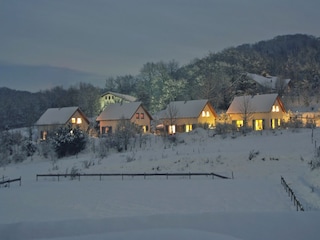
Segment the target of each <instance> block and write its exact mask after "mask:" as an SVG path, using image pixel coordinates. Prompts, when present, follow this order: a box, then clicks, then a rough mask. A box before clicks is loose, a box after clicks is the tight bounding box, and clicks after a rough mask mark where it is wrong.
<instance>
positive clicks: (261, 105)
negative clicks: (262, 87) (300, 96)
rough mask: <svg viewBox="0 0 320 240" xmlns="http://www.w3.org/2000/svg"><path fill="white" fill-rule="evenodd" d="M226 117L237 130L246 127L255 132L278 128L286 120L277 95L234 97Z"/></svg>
mask: <svg viewBox="0 0 320 240" xmlns="http://www.w3.org/2000/svg"><path fill="white" fill-rule="evenodd" d="M227 115H228V116H229V118H230V119H231V120H232V123H233V124H234V125H236V126H237V127H238V128H240V127H243V126H247V127H252V128H253V129H254V130H257V131H258V130H264V129H275V128H278V127H280V126H281V123H282V122H283V121H287V118H288V117H287V114H286V109H285V107H284V104H283V102H282V100H281V98H280V97H279V96H278V94H262V95H255V96H251V95H247V96H239V97H235V98H234V99H233V101H232V103H231V105H230V106H229V108H228V110H227Z"/></svg>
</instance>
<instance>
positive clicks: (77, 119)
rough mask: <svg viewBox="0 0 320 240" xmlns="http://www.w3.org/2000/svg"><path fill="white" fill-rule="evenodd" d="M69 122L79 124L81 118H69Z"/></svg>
mask: <svg viewBox="0 0 320 240" xmlns="http://www.w3.org/2000/svg"><path fill="white" fill-rule="evenodd" d="M71 123H72V124H81V123H82V119H81V118H71Z"/></svg>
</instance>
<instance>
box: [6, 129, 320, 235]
mask: <svg viewBox="0 0 320 240" xmlns="http://www.w3.org/2000/svg"><path fill="white" fill-rule="evenodd" d="M311 133H312V131H311V129H299V130H297V131H292V130H277V131H264V132H252V133H250V134H248V135H246V136H243V135H236V136H232V135H227V136H224V137H222V136H219V135H215V136H213V134H212V132H210V131H209V132H208V131H205V130H202V129H196V130H194V131H193V132H190V133H184V134H179V135H177V141H176V143H171V142H170V141H164V140H163V138H161V137H159V136H153V135H150V136H148V137H147V138H146V141H145V142H144V143H143V144H142V146H141V147H140V144H139V142H136V143H135V144H134V143H133V144H132V145H131V146H130V147H129V150H128V151H127V152H123V153H117V152H110V153H109V154H108V156H107V157H106V158H103V159H98V158H97V157H96V155H97V154H98V151H97V150H96V152H95V153H94V152H93V151H92V150H93V148H92V146H91V145H89V147H88V150H87V151H86V152H84V153H82V154H79V155H78V156H77V157H75V156H74V157H68V158H63V159H59V160H58V161H57V162H56V163H55V164H53V163H52V162H51V161H50V160H48V159H43V158H40V157H39V156H34V157H33V159H28V160H27V161H25V162H23V163H21V164H12V165H9V166H6V167H2V168H0V177H2V176H6V177H10V178H15V177H20V176H21V177H22V186H19V184H18V183H12V184H11V186H10V188H1V189H0V239H55V240H58V239H59V240H62V239H65V240H74V239H81V240H82V239H94V240H95V239H151V238H152V239H224V240H232V239H319V236H320V232H319V230H318V223H319V221H320V212H319V210H320V170H313V171H311V170H310V166H309V164H308V162H310V161H311V160H312V159H313V157H314V154H315V149H316V147H317V148H318V147H319V145H320V129H315V130H314V131H313V138H312V134H311ZM134 145H135V146H134ZM96 149H97V148H96ZM249 158H251V160H249ZM86 161H87V162H91V165H90V166H89V168H85V167H84V165H85V164H84V162H86ZM72 168H76V169H78V170H79V171H80V172H81V173H154V172H159V173H173V172H183V173H189V172H206V173H211V172H214V173H218V174H222V175H225V176H228V177H232V176H234V179H228V180H225V179H219V178H214V179H212V177H210V176H208V177H205V176H197V177H194V176H193V177H191V179H189V177H169V178H168V179H167V178H166V177H165V176H163V177H147V178H146V179H144V178H143V177H134V178H132V177H125V178H124V179H122V178H121V177H102V179H101V181H100V179H99V177H82V178H81V179H80V181H79V180H70V179H66V178H60V179H59V181H57V179H54V178H40V179H39V180H38V181H36V174H44V173H66V172H70V171H71V169H72ZM281 176H283V177H284V178H285V180H286V181H287V183H288V184H289V185H290V187H291V188H292V189H293V191H294V192H295V194H296V196H297V198H298V199H299V201H300V202H301V203H302V205H303V207H304V208H305V209H306V211H305V212H297V211H296V208H295V207H294V206H293V203H292V202H291V201H290V198H289V196H288V194H287V193H286V192H285V190H284V188H283V186H282V185H281V183H280V178H281Z"/></svg>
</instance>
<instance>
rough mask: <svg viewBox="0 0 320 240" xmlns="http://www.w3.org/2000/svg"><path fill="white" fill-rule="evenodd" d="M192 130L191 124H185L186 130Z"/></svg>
mask: <svg viewBox="0 0 320 240" xmlns="http://www.w3.org/2000/svg"><path fill="white" fill-rule="evenodd" d="M190 131H192V124H187V125H186V132H190Z"/></svg>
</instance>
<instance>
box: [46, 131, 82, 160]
mask: <svg viewBox="0 0 320 240" xmlns="http://www.w3.org/2000/svg"><path fill="white" fill-rule="evenodd" d="M86 143H87V136H86V134H85V133H84V132H83V131H82V130H81V129H80V128H71V126H67V127H61V128H59V129H58V130H57V132H56V133H55V134H54V135H53V136H52V144H53V147H54V150H55V152H56V154H57V157H58V158H61V157H64V156H66V155H75V154H78V153H79V152H80V151H82V150H83V149H85V147H86Z"/></svg>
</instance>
